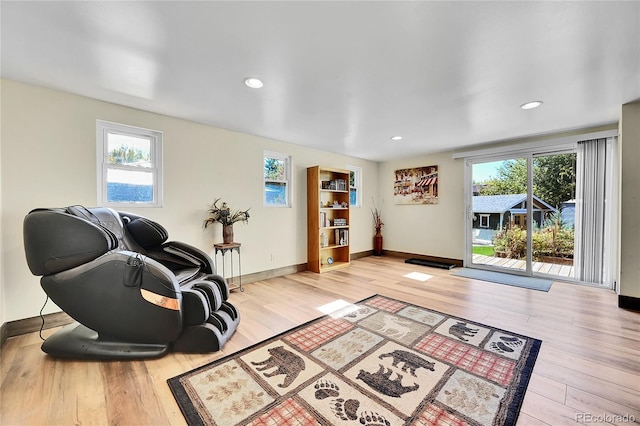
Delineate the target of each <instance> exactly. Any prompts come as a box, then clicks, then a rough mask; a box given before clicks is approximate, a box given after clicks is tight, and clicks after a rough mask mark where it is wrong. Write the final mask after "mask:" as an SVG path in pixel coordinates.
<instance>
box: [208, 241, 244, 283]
mask: <svg viewBox="0 0 640 426" xmlns="http://www.w3.org/2000/svg"><path fill="white" fill-rule="evenodd" d="M241 245H242V244H241V243H226V244H225V243H216V244H214V245H213V248H214V249H215V263H216V271H217V270H218V252H220V253H221V254H222V276H223V277H224V278H225V279H226V280H227V283H228V284H229V291H231V290H235V289H237V288H238V289H240V291H244V289H243V288H242V258H241V254H240V246H241ZM234 250H235V251H237V252H238V276H237V277H234V276H233V251H234ZM227 252H229V254H230V257H231V259H230V262H229V263H230V264H231V275H230V276H229V278H228V279H227V276H226V274H225V261H224V256H225V254H227ZM236 278H237V279H238V284H236Z"/></svg>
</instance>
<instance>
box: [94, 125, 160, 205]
mask: <svg viewBox="0 0 640 426" xmlns="http://www.w3.org/2000/svg"><path fill="white" fill-rule="evenodd" d="M96 141H97V162H98V167H97V170H98V205H100V206H108V207H162V133H161V132H158V131H155V130H147V129H141V128H139V127H132V126H126V125H124V124H117V123H109V122H107V121H101V120H96Z"/></svg>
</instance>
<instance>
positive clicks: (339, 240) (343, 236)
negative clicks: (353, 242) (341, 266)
mask: <svg viewBox="0 0 640 426" xmlns="http://www.w3.org/2000/svg"><path fill="white" fill-rule="evenodd" d="M335 243H336V245H340V246H345V245H348V244H349V230H348V229H336V230H335Z"/></svg>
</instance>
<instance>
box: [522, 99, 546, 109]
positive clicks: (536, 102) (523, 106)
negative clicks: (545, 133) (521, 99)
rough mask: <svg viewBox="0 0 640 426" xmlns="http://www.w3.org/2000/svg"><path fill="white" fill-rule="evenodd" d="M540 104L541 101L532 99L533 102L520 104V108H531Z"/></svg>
mask: <svg viewBox="0 0 640 426" xmlns="http://www.w3.org/2000/svg"><path fill="white" fill-rule="evenodd" d="M540 105H542V101H533V102H527V103H526V104H522V105H520V108H522V109H533V108H538V107H539V106H540Z"/></svg>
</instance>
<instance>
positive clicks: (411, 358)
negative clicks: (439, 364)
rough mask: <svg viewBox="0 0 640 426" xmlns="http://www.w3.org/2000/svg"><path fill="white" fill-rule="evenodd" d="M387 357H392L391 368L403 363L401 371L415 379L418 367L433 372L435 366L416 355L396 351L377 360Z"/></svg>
mask: <svg viewBox="0 0 640 426" xmlns="http://www.w3.org/2000/svg"><path fill="white" fill-rule="evenodd" d="M387 357H392V358H393V362H392V364H391V365H392V366H394V367H397V366H398V364H399V363H401V362H402V363H404V365H403V366H402V371H404V372H405V373H406V372H407V370H409V371H408V372H409V373H410V374H411V375H412V376H413V377H416V370H417V369H418V368H420V367H422V368H425V369H427V370H431V371H435V369H434V367H435V364H434V363H433V362H429V361H427V360H426V359H424V358H421V357H419V356H418V355H415V354H412V353H411V352H407V351H401V350H398V349H396V350H395V351H393V352H389V353H388V354H382V355H380V356H379V357H378V358H379V359H384V358H387Z"/></svg>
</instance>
